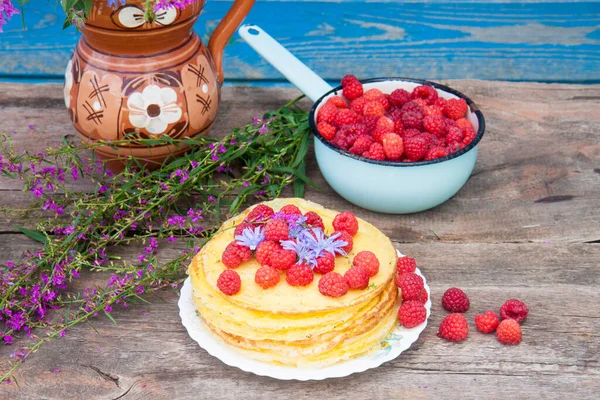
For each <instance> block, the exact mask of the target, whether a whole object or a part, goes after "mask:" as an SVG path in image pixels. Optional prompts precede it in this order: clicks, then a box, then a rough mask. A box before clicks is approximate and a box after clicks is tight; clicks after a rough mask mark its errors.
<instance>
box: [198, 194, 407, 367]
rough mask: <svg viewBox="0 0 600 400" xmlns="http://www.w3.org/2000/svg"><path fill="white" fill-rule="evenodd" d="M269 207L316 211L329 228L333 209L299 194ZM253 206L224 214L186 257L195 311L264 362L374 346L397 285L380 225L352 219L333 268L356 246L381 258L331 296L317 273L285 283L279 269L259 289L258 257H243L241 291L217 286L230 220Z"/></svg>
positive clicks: (309, 359)
mask: <svg viewBox="0 0 600 400" xmlns="http://www.w3.org/2000/svg"><path fill="white" fill-rule="evenodd" d="M263 204H266V205H268V206H270V207H271V208H273V209H274V210H275V211H278V210H279V209H281V207H283V206H284V205H287V204H293V205H295V206H297V207H298V208H299V209H300V210H301V211H302V213H303V214H304V213H306V212H308V211H314V212H316V213H317V214H319V216H321V218H322V220H323V223H324V225H325V229H324V230H325V233H326V234H328V235H330V234H332V233H333V230H334V229H333V226H332V222H333V219H334V217H335V216H336V215H337V214H338V212H337V211H333V210H327V209H325V208H323V207H322V206H320V205H318V204H315V203H312V202H309V201H306V200H302V199H277V200H273V201H271V202H266V203H263ZM251 210H252V208H249V209H248V210H246V211H244V212H243V213H241V214H240V215H238V216H236V217H234V218H232V219H230V220H228V221H226V222H225V223H224V224H223V225H222V226H221V228H220V229H219V231H218V232H217V234H216V235H215V236H214V237H213V238H212V239H211V240H210V241H209V242H208V243H206V245H205V246H204V247H203V248H202V250H201V251H200V252H199V253H198V254H197V255H196V256H195V257H194V259H193V260H192V263H191V264H190V267H189V270H188V273H189V275H190V279H191V282H192V286H193V300H194V303H195V305H196V308H197V310H198V313H199V316H200V317H201V318H202V320H203V321H204V322H205V324H206V325H207V326H208V327H209V328H210V329H211V330H212V332H213V333H215V334H216V335H217V336H219V337H220V338H221V339H222V340H223V341H224V342H225V343H228V344H229V345H230V346H232V347H234V348H235V349H236V350H238V351H240V352H242V353H243V354H245V355H247V356H249V357H252V358H255V359H257V360H262V361H265V362H269V363H275V364H284V365H294V366H302V365H331V364H334V363H336V362H340V361H343V360H347V359H349V358H353V357H357V356H359V355H362V354H365V353H367V352H369V351H371V350H372V349H376V348H379V342H380V341H381V340H383V339H384V338H385V337H386V336H387V335H388V334H389V332H390V331H391V330H392V329H393V328H394V326H395V323H396V321H397V317H396V315H397V310H398V306H399V304H398V302H399V296H398V289H397V287H396V285H395V282H394V276H395V267H396V260H397V255H396V250H395V249H394V247H393V245H392V243H391V241H390V240H389V238H387V237H386V236H385V235H384V234H383V233H382V232H380V231H379V230H378V229H377V228H375V227H374V226H373V225H371V224H369V223H368V222H366V221H364V220H362V219H358V218H357V219H358V224H359V230H358V233H357V234H356V235H354V237H353V242H354V245H353V249H352V251H351V252H350V253H349V254H348V255H347V256H345V257H343V256H339V255H338V256H336V258H335V272H337V273H340V274H342V275H343V274H344V273H345V272H346V271H347V270H348V269H349V268H350V267H351V266H352V260H353V258H354V256H355V254H357V253H358V252H360V251H362V250H369V251H371V252H373V253H375V255H376V256H377V258H378V259H379V261H380V266H379V272H378V273H377V274H376V275H375V276H373V277H371V278H370V281H369V286H368V287H367V288H365V289H362V290H349V291H348V292H347V293H346V294H345V295H343V296H341V297H337V298H333V297H328V296H324V295H322V294H321V293H320V292H319V289H318V282H319V279H320V275H319V274H315V279H314V280H313V282H312V283H311V284H309V285H307V286H304V287H302V286H291V285H289V284H288V283H287V282H286V281H285V272H284V271H281V272H280V274H281V279H280V282H279V283H278V284H277V285H276V286H274V287H272V288H269V289H263V288H262V287H260V286H259V285H258V284H256V283H255V282H254V275H255V273H256V270H257V269H258V268H260V264H259V263H258V262H257V261H256V259H254V258H253V259H251V260H250V261H247V262H244V263H242V264H241V265H240V266H239V267H237V268H236V269H235V271H236V272H237V273H238V274H239V276H240V278H241V281H242V285H241V290H240V291H239V292H238V293H236V294H235V295H232V296H227V295H225V294H223V293H222V292H221V291H220V290H219V288H218V287H217V279H218V277H219V275H220V274H221V273H222V272H223V271H225V270H226V269H227V268H226V267H225V265H224V264H223V263H222V262H221V255H222V254H223V251H224V249H225V248H226V247H227V245H228V244H229V243H231V242H232V241H234V229H233V228H234V227H235V226H236V225H238V224H240V223H241V222H243V220H244V218H245V217H246V216H247V215H248V213H250V212H251Z"/></svg>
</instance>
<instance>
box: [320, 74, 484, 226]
mask: <svg viewBox="0 0 600 400" xmlns="http://www.w3.org/2000/svg"><path fill="white" fill-rule="evenodd" d="M361 83H362V84H363V86H364V88H365V91H367V90H369V89H373V88H376V89H379V90H381V91H382V92H383V93H391V92H392V91H394V90H395V89H405V90H407V91H409V92H410V91H411V90H412V89H413V88H415V87H416V86H419V85H430V86H433V87H434V88H436V90H437V91H438V94H439V96H440V97H443V98H446V99H455V98H459V97H460V98H463V99H465V100H466V102H467V104H468V105H469V111H468V112H467V116H466V118H467V119H468V120H469V121H470V122H471V123H472V124H473V127H474V128H475V131H476V132H477V135H476V137H475V139H473V141H472V142H471V143H470V144H469V145H468V146H466V147H465V148H463V149H461V150H460V151H458V152H456V153H453V154H450V155H448V156H447V157H443V158H439V159H435V160H430V161H419V162H412V163H401V162H393V161H376V160H371V159H368V158H366V157H362V156H359V155H356V154H352V153H350V152H348V151H345V150H343V149H340V148H337V147H335V146H334V145H333V144H331V143H330V142H329V141H328V140H326V139H325V138H323V136H322V135H321V134H320V133H319V131H318V130H317V128H316V118H317V113H318V111H319V108H320V107H321V106H322V105H323V104H325V102H326V101H327V99H328V98H329V97H332V96H336V95H338V94H341V87H337V88H334V89H332V90H331V91H329V92H327V93H326V94H325V95H323V96H322V97H321V98H320V99H318V100H317V101H316V102H315V104H314V105H313V107H312V109H311V111H310V117H309V120H310V123H311V127H312V129H313V132H314V137H315V139H314V145H315V154H316V158H317V163H318V165H319V168H320V170H321V173H322V174H323V176H324V177H325V180H326V181H327V183H328V184H329V185H330V186H331V187H332V188H333V190H335V191H336V192H337V193H338V194H339V195H340V196H342V197H343V198H344V199H346V200H348V201H349V202H351V203H353V204H356V205H357V206H359V207H362V208H365V209H367V210H372V211H377V212H382V213H388V214H408V213H415V212H419V211H424V210H428V209H430V208H433V207H435V206H438V205H440V204H442V203H444V202H446V201H447V200H448V199H450V198H451V197H452V196H454V195H455V194H456V193H457V192H458V191H459V190H460V188H462V187H463V185H464V184H465V183H466V182H467V180H468V179H469V176H471V172H472V171H473V167H474V166H475V161H476V160H477V144H478V143H479V141H480V140H481V138H482V137H483V134H484V131H485V120H484V118H483V114H482V113H481V111H479V108H478V107H477V106H476V105H475V103H473V102H472V101H471V99H469V98H468V97H466V96H465V95H464V94H462V93H460V92H457V91H456V90H454V89H451V88H449V87H447V86H444V85H440V84H438V83H434V82H429V81H425V80H419V79H410V78H376V79H368V80H364V81H361Z"/></svg>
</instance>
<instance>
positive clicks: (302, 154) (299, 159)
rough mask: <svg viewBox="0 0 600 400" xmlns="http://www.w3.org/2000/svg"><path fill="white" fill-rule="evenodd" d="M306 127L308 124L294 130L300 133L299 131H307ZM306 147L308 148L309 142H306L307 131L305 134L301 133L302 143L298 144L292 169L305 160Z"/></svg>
mask: <svg viewBox="0 0 600 400" xmlns="http://www.w3.org/2000/svg"><path fill="white" fill-rule="evenodd" d="M308 127H309V125H308V122H305V123H303V124H302V125H300V126H299V127H298V128H297V129H296V131H300V130H301V129H304V130H307V129H308ZM308 146H309V142H308V131H307V132H305V133H303V136H302V141H301V142H300V146H299V147H298V153H297V154H296V159H295V160H294V163H293V164H292V168H295V167H297V166H299V165H300V163H302V162H303V161H304V159H305V158H306V153H307V152H308Z"/></svg>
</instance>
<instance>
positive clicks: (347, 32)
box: [0, 1, 600, 83]
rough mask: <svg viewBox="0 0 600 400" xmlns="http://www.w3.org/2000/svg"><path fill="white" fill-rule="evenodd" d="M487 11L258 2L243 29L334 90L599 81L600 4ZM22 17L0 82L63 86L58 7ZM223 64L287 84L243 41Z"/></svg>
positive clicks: (464, 5) (2, 47)
mask: <svg viewBox="0 0 600 400" xmlns="http://www.w3.org/2000/svg"><path fill="white" fill-rule="evenodd" d="M40 3H41V4H40ZM491 3H492V4H490V2H481V1H480V2H473V1H469V2H460V3H452V4H449V3H447V2H439V1H435V2H430V1H415V2H393V1H372V2H371V1H369V2H365V1H343V2H341V1H339V2H337V1H334V2H322V1H258V2H257V4H256V5H255V7H254V9H253V11H252V12H251V13H250V15H249V16H248V17H247V19H246V22H247V23H252V24H257V25H260V26H262V27H263V28H264V29H265V30H266V31H267V32H269V33H270V34H271V35H272V36H273V37H275V38H276V39H277V40H279V41H281V42H282V43H283V45H284V46H286V47H287V48H288V49H289V50H290V51H291V52H292V53H294V54H295V55H297V56H298V57H299V58H300V59H302V60H303V61H305V62H306V63H307V64H308V65H309V66H310V67H311V68H313V69H314V70H315V71H316V72H317V73H318V74H320V75H321V76H322V77H324V78H326V79H329V80H334V81H336V80H339V78H340V77H341V76H343V75H344V74H346V73H350V72H352V73H355V74H357V75H358V76H361V77H375V76H410V77H415V78H425V79H428V78H429V79H456V78H461V79H464V78H468V79H501V80H529V81H560V82H598V81H599V79H600V77H599V76H598V70H599V69H600V30H599V27H600V3H598V2H554V3H553V2H525V3H523V2H514V1H511V2H491ZM31 4H33V3H31ZM230 4H231V1H210V2H208V4H207V5H206V7H205V11H204V15H203V16H202V17H201V18H200V20H199V21H198V23H197V24H196V27H195V28H196V30H197V31H198V33H199V34H200V35H201V36H202V37H203V38H204V39H205V40H206V39H208V37H209V33H210V32H211V31H212V30H213V29H214V28H215V27H216V25H217V24H218V22H219V20H220V19H221V18H222V16H223V15H224V14H225V12H226V11H227V10H228V8H229V6H230ZM25 11H26V14H25V19H26V22H27V27H28V30H27V31H24V30H23V28H22V25H21V21H20V19H19V18H14V19H13V20H12V21H11V22H10V23H9V24H8V25H7V26H6V27H5V33H4V34H2V36H0V60H1V61H2V62H0V78H4V79H36V80H38V81H39V80H48V79H54V80H61V79H62V78H63V75H64V68H65V66H66V64H67V60H68V58H69V57H70V53H71V51H72V49H73V47H74V46H75V43H76V41H77V39H78V34H77V33H76V31H75V30H74V29H68V30H65V31H63V30H61V27H62V23H63V19H64V16H63V14H62V11H61V10H60V7H55V5H54V3H53V2H36V3H35V8H34V7H32V6H29V7H27V8H26V10H25ZM273 16H276V18H274V17H273ZM332 60H335V62H332ZM224 64H225V75H226V77H227V79H228V80H229V81H230V82H233V83H235V82H236V81H243V82H266V83H274V82H281V81H282V77H281V75H280V74H279V73H278V72H277V71H276V70H274V69H273V68H271V67H270V66H269V65H267V63H266V62H265V61H264V60H262V59H261V58H260V57H259V56H258V55H256V54H255V53H254V52H253V50H251V49H250V47H249V46H248V45H246V44H245V43H244V42H243V41H242V40H241V39H240V38H239V37H237V36H236V37H234V39H233V40H232V42H231V43H230V45H229V46H228V47H227V50H226V55H225V63H224Z"/></svg>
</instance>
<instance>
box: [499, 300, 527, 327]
mask: <svg viewBox="0 0 600 400" xmlns="http://www.w3.org/2000/svg"><path fill="white" fill-rule="evenodd" d="M527 314H529V308H527V305H526V304H525V303H523V302H522V301H520V300H517V299H510V300H506V302H505V303H504V304H503V305H502V307H500V318H501V319H514V320H515V321H517V322H523V321H525V319H526V318H527Z"/></svg>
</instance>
